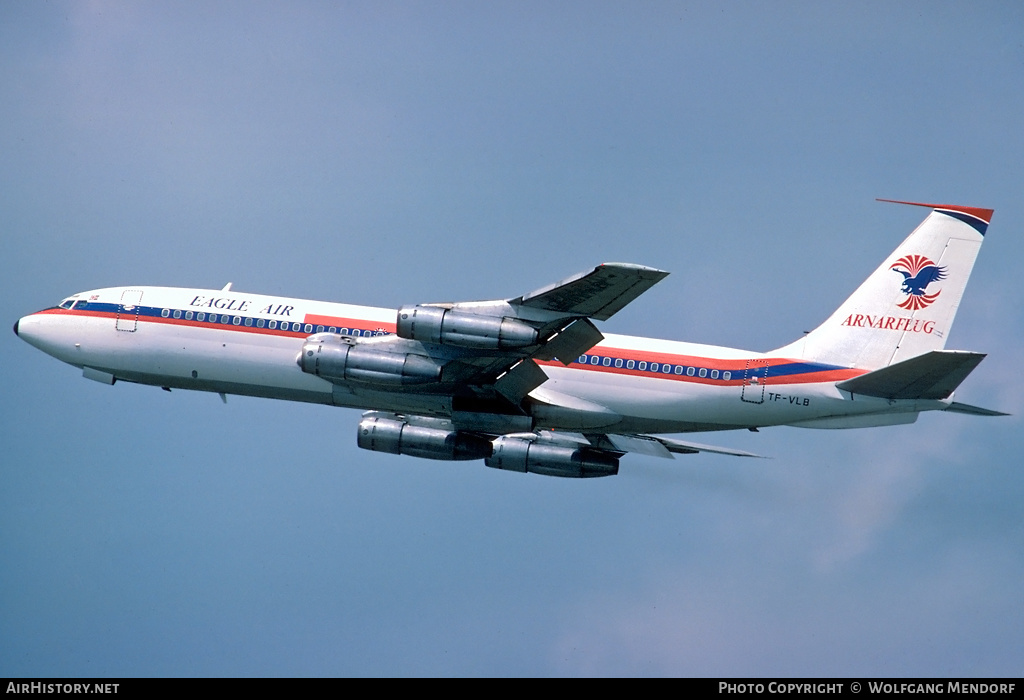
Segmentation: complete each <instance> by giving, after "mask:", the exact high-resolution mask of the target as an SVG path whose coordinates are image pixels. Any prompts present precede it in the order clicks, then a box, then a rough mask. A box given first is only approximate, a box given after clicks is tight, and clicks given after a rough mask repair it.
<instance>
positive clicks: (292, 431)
mask: <svg viewBox="0 0 1024 700" xmlns="http://www.w3.org/2000/svg"><path fill="white" fill-rule="evenodd" d="M1022 36H1024V9H1022V8H1021V7H1019V6H1018V5H1016V4H1014V3H974V4H972V5H970V6H969V7H968V6H967V5H964V4H962V3H903V4H898V5H893V4H891V3H859V4H857V5H856V6H855V7H850V8H843V9H840V8H836V7H832V6H823V5H819V4H813V3H791V4H788V5H774V6H770V7H769V6H765V5H763V4H759V3H731V4H729V5H728V6H724V7H722V6H717V5H712V4H696V5H691V4H685V3H629V4H621V3H561V4H555V5H552V4H551V3H529V2H518V3H483V4H481V3H372V4H370V3H304V4H295V3H290V4H287V5H286V4H284V3H280V4H273V3H231V2H225V3H218V4H207V3H170V4H166V3H118V2H66V3H61V2H57V3H5V4H3V5H2V6H0V97H2V99H0V124H2V125H3V129H2V130H0V163H2V164H3V165H2V166H0V242H2V245H3V255H0V286H2V291H3V294H2V301H0V308H2V309H3V310H4V311H5V313H6V318H7V322H8V323H13V322H14V321H15V320H16V319H17V318H18V317H20V316H22V315H24V314H26V313H29V312H32V311H34V310H37V309H40V308H43V307H45V306H49V305H52V304H53V303H55V302H57V301H59V300H60V299H61V298H62V297H64V296H66V295H68V294H70V293H73V292H77V291H81V290H85V289H90V288H96V287H104V286H114V285H125V284H150V285H174V286H194V287H208V288H220V287H222V286H223V285H224V284H225V283H226V282H228V281H231V282H233V283H234V285H235V288H236V289H239V290H243V291H251V292H259V293H268V294H281V295H288V296H297V297H307V298H315V299H326V300H336V301H347V302H351V303H359V304H369V305H377V306H386V307H397V306H399V305H401V304H407V303H417V302H430V301H444V300H469V299H490V298H498V297H511V296H514V295H518V294H520V293H523V292H525V291H529V290H531V289H534V288H536V287H539V286H541V285H544V284H547V283H549V282H552V281H555V280H557V279H561V278H563V277H565V276H567V275H569V274H571V273H574V272H577V271H579V270H582V269H584V268H586V267H588V266H591V265H593V264H595V263H598V262H601V261H605V260H624V261H630V262H637V263H641V264H647V265H653V266H657V267H661V268H664V269H667V270H670V271H672V273H673V274H672V275H671V276H669V277H668V278H667V279H666V280H664V281H663V282H661V283H660V284H658V285H657V286H656V287H655V288H653V289H652V290H651V291H650V292H648V293H647V294H645V295H644V296H643V297H641V298H640V299H639V300H637V301H636V302H635V303H634V304H632V305H631V306H629V307H627V308H626V309H625V310H623V311H622V312H621V313H620V314H618V315H617V316H615V317H614V318H613V319H611V320H610V321H609V322H607V323H604V324H603V325H602V327H603V328H604V329H605V330H607V331H609V332H619V333H629V334H637V335H651V336H657V337H665V338H672V339H678V340H688V341H694V342H704V343H712V344H720V345H728V346H736V347H743V348H749V349H752V350H768V349H771V348H774V347H778V346H781V345H783V344H785V343H787V342H789V341H791V340H792V339H793V338H795V337H797V336H798V335H799V334H800V333H801V332H802V331H804V330H807V329H810V328H812V327H813V326H816V325H817V324H818V323H820V322H821V321H822V320H823V319H824V318H825V317H826V316H827V315H828V314H829V313H830V312H831V311H832V310H833V309H834V308H835V307H836V306H838V305H839V303H841V302H842V300H843V299H844V298H845V297H846V296H847V295H848V294H849V292H850V291H852V290H853V289H854V288H855V287H856V286H857V284H859V283H860V281H861V280H862V279H863V278H864V277H866V276H867V274H869V273H870V272H871V271H872V270H873V269H874V267H875V266H877V264H878V263H879V262H880V261H881V260H882V259H883V258H884V256H885V255H887V254H888V253H889V252H890V251H891V250H892V249H893V248H894V247H895V246H896V244H897V243H898V242H899V241H901V240H902V239H903V237H905V235H906V234H907V233H908V232H909V231H910V230H911V229H912V228H913V227H914V226H915V225H916V224H917V223H918V222H919V221H920V220H921V219H922V218H923V214H924V212H923V211H921V210H917V209H914V208H909V207H898V206H895V205H891V204H881V203H877V202H875V201H874V198H876V197H888V198H895V199H911V200H918V201H933V202H947V203H956V204H964V205H972V206H982V207H991V208H994V209H995V210H996V214H995V217H994V219H993V222H992V225H991V227H990V229H989V233H988V236H987V240H986V243H985V246H983V248H982V251H981V254H980V256H979V259H978V263H977V265H976V267H975V273H974V276H973V278H972V280H971V284H970V285H969V286H968V289H967V293H966V295H965V297H964V299H963V302H962V304H961V308H960V312H959V315H958V319H957V324H956V327H955V328H954V331H953V334H952V337H951V338H950V341H949V345H948V347H950V348H957V349H969V350H977V351H982V352H988V353H989V357H988V358H987V359H986V360H985V362H983V363H982V365H981V366H980V367H979V368H978V370H976V371H975V372H974V374H972V376H971V377H970V378H969V379H968V381H967V382H966V383H965V384H964V385H963V387H962V388H961V391H960V392H958V396H957V398H958V399H959V400H962V401H966V402H968V403H974V404H980V405H984V406H989V407H992V408H997V409H1000V410H1003V411H1008V412H1011V413H1013V414H1015V415H1014V416H1013V417H1010V418H1002V419H989V420H982V419H972V418H971V417H969V416H958V415H944V414H941V415H924V416H922V418H921V419H920V420H919V421H918V423H917V424H915V425H910V426H899V427H893V428H883V429H875V430H863V431H806V430H798V429H791V428H780V429H774V430H764V431H762V432H760V433H758V434H751V433H746V432H744V433H725V434H717V435H701V436H696V437H697V439H698V440H702V441H704V442H713V443H717V444H723V445H730V446H733V447H737V448H739V449H746V450H752V451H755V452H758V453H761V454H767V455H770V456H771V457H772V458H773V459H770V460H756V461H755V460H741V459H730V458H727V457H721V456H715V455H707V456H705V455H698V456H689V457H685V458H680V459H678V460H676V461H673V462H669V461H667V460H657V459H649V458H644V457H641V456H629V457H627V458H626V459H625V460H624V461H623V466H622V470H621V473H620V475H619V476H617V477H615V478H611V479H599V480H593V481H586V482H576V481H572V480H560V479H551V478H543V477H536V476H529V475H527V476H524V475H518V474H507V473H503V472H498V471H495V470H490V469H486V468H485V467H483V466H482V465H480V464H478V463H452V464H446V463H435V462H428V461H423V460H416V459H413V458H408V457H394V456H390V455H383V454H375V453H370V452H365V451H362V450H358V449H357V448H356V446H355V426H356V423H357V421H358V412H356V411H349V410H342V409H330V408H326V407H318V406H305V405H300V404H291V403H284V402H275V401H260V400H257V399H248V398H241V397H231V398H229V401H228V403H227V405H223V404H221V402H220V400H219V399H218V398H217V397H216V396H215V395H206V394H190V393H187V392H174V393H171V394H168V393H166V392H162V391H159V390H158V389H154V388H148V387H138V386H132V385H126V384H120V383H119V384H117V385H116V386H114V387H106V386H102V385H100V384H97V383H94V382H89V381H86V380H84V379H82V377H81V376H80V373H79V372H78V371H76V370H75V369H73V368H71V367H68V366H65V365H62V364H60V363H59V362H57V361H55V360H53V359H52V358H49V357H47V356H45V355H43V354H42V353H39V352H38V351H36V350H34V349H33V348H31V347H30V346H28V345H27V344H25V343H22V342H21V341H19V340H18V339H17V338H16V337H15V336H14V334H13V333H11V334H8V335H7V336H6V340H3V341H2V342H0V353H2V362H0V372H2V377H3V385H4V387H5V398H4V400H3V402H2V403H0V407H2V409H0V410H2V421H0V430H2V437H3V445H4V455H5V456H4V458H3V460H2V462H0V479H2V484H3V487H2V489H0V561H3V562H4V566H3V567H0V629H2V630H3V634H0V674H2V675H14V676H76V675H78V676H82V675H84V676H105V675H116V676H130V675H419V674H426V675H579V674H595V675H606V674H607V675H740V676H750V675H762V674H767V675H853V676H858V675H859V676H874V675H882V676H889V675H926V676H933V675H935V676H972V675H1017V676H1019V675H1020V673H1021V670H1022V666H1021V661H1020V660H1021V658H1024V631H1022V630H1024V624H1022V623H1024V593H1022V591H1021V587H1020V581H1021V579H1022V578H1024V555H1022V553H1024V517H1022V516H1024V506H1022V505H1021V504H1022V503H1024V477H1022V476H1021V474H1020V468H1019V464H1020V457H1019V455H1020V454H1021V453H1022V448H1024V444H1022V443H1024V439H1022V437H1021V435H1022V433H1021V423H1020V418H1019V416H1020V415H1021V414H1022V413H1024V405H1022V404H1024V401H1022V398H1021V397H1022V395H1024V381H1022V379H1021V378H1020V373H1019V371H1017V368H1016V360H1017V359H1018V358H1019V348H1020V347H1021V342H1022V337H1024V323H1022V313H1021V308H1022V307H1021V303H1020V302H1021V292H1022V284H1021V278H1020V274H1019V272H1018V268H1019V265H1020V260H1021V259H1022V257H1024V244H1022V239H1021V236H1020V225H1019V222H1020V221H1022V220H1024V205H1022V203H1021V196H1020V193H1021V192H1022V191H1024V188H1022V185H1024V182H1022V179H1024V178H1022V167H1021V163H1022V162H1024V136H1022V133H1024V132H1022V131H1021V129H1020V124H1021V123H1022V118H1024V89H1022V88H1024V81H1022V79H1024V41H1022V39H1021V37H1022Z"/></svg>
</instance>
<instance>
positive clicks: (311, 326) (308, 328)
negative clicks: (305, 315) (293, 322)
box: [305, 323, 313, 333]
mask: <svg viewBox="0 0 1024 700" xmlns="http://www.w3.org/2000/svg"><path fill="white" fill-rule="evenodd" d="M305 332H306V333H312V332H313V324H312V323H307V324H306V328H305Z"/></svg>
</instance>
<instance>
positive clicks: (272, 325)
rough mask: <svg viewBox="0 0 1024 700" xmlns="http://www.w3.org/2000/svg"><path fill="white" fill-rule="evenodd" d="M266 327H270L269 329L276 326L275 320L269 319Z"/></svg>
mask: <svg viewBox="0 0 1024 700" xmlns="http://www.w3.org/2000/svg"><path fill="white" fill-rule="evenodd" d="M267 327H268V328H270V330H274V329H275V328H277V321H271V322H270V323H269V324H267Z"/></svg>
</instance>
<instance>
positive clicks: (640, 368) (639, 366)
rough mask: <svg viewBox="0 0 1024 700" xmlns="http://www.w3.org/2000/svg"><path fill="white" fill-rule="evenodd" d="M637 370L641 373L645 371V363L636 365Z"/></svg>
mask: <svg viewBox="0 0 1024 700" xmlns="http://www.w3.org/2000/svg"><path fill="white" fill-rule="evenodd" d="M637 369H639V370H640V371H641V372H642V371H644V370H646V369H647V363H646V362H641V363H640V364H639V365H637Z"/></svg>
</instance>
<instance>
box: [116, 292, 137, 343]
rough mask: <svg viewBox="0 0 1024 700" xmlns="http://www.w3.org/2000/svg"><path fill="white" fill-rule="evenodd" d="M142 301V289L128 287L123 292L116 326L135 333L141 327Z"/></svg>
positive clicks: (121, 329)
mask: <svg viewBox="0 0 1024 700" xmlns="http://www.w3.org/2000/svg"><path fill="white" fill-rule="evenodd" d="M141 303H142V291H141V290H138V289H126V290H124V291H123V292H121V304H120V305H119V306H118V307H117V321H116V322H115V323H114V328H116V329H117V330H119V331H125V332H126V333H134V332H135V330H136V329H137V328H138V327H139V305H140V304H141Z"/></svg>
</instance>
